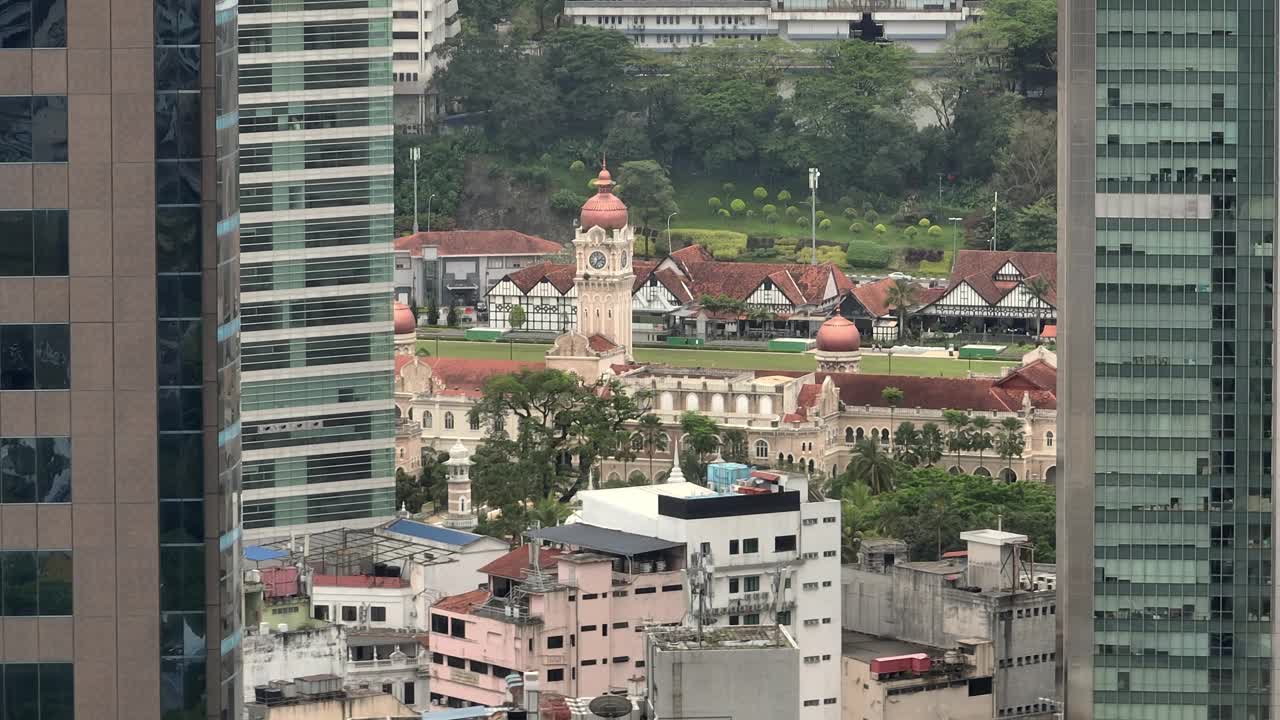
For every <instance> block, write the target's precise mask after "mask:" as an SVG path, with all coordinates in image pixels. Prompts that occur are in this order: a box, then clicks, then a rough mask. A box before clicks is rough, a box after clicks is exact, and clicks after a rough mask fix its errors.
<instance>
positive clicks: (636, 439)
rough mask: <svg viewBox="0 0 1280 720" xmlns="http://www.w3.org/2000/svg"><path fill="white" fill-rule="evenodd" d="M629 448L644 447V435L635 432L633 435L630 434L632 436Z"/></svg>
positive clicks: (637, 448)
mask: <svg viewBox="0 0 1280 720" xmlns="http://www.w3.org/2000/svg"><path fill="white" fill-rule="evenodd" d="M631 449H632V450H643V449H644V436H643V435H641V434H640V433H636V434H635V435H632V436H631Z"/></svg>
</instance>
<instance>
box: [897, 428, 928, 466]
mask: <svg viewBox="0 0 1280 720" xmlns="http://www.w3.org/2000/svg"><path fill="white" fill-rule="evenodd" d="M893 456H894V457H895V458H896V459H897V460H898V461H899V462H902V463H906V464H907V465H910V466H911V467H916V466H918V465H919V464H920V460H921V458H922V457H923V453H922V452H921V447H920V431H919V430H917V429H916V426H915V424H914V423H909V422H904V423H902V424H901V425H899V426H898V429H897V430H895V431H894V433H893Z"/></svg>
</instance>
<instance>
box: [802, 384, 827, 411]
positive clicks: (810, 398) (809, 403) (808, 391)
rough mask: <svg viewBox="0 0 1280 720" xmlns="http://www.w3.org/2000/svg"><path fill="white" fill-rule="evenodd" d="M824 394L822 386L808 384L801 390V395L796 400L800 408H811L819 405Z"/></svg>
mask: <svg viewBox="0 0 1280 720" xmlns="http://www.w3.org/2000/svg"><path fill="white" fill-rule="evenodd" d="M821 394H822V386H821V385H816V384H813V383H808V384H806V385H805V386H804V387H802V388H800V395H799V397H797V398H796V405H797V406H798V407H804V408H811V407H813V406H815V405H817V404H818V397H819V396H820V395H821Z"/></svg>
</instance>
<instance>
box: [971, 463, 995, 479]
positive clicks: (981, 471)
mask: <svg viewBox="0 0 1280 720" xmlns="http://www.w3.org/2000/svg"><path fill="white" fill-rule="evenodd" d="M973 474H974V475H977V476H978V477H991V471H990V470H988V469H986V468H984V467H982V466H981V465H979V466H978V469H977V470H974V471H973Z"/></svg>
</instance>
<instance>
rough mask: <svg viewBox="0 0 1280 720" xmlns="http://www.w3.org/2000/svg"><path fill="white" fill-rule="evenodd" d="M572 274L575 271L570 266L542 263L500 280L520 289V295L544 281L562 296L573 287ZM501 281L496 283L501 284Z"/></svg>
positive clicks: (508, 274) (507, 275)
mask: <svg viewBox="0 0 1280 720" xmlns="http://www.w3.org/2000/svg"><path fill="white" fill-rule="evenodd" d="M574 273H575V270H574V267H573V266H572V265H558V264H556V263H549V262H544V263H538V264H537V265H530V266H529V267H527V268H522V269H520V270H517V271H515V272H513V273H507V274H506V275H505V276H503V278H502V280H510V281H511V282H512V283H513V284H514V285H515V286H516V287H518V288H520V292H522V293H527V292H529V291H530V290H532V289H533V288H534V286H536V285H537V284H538V283H540V282H542V281H543V280H546V281H547V282H550V283H551V284H552V286H554V287H555V289H556V290H559V291H560V293H561V294H562V295H563V294H564V293H566V292H569V288H571V287H573V276H574ZM502 280H499V281H498V282H502Z"/></svg>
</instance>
